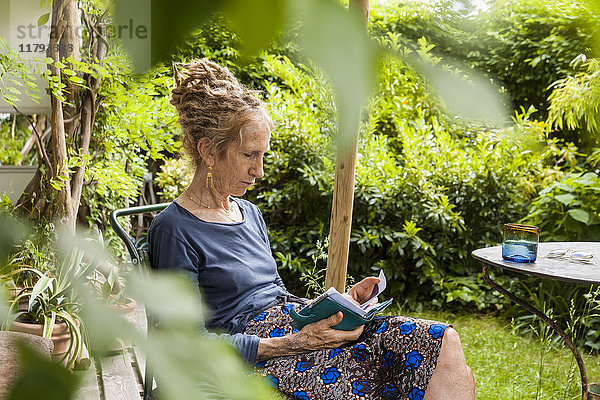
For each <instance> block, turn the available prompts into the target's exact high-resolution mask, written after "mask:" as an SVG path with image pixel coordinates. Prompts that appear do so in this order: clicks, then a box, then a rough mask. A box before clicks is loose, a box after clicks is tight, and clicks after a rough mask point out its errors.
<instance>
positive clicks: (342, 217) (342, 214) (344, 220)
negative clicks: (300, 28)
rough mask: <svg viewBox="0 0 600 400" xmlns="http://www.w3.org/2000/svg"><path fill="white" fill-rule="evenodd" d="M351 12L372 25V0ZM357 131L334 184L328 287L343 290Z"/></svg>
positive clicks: (354, 3) (354, 0)
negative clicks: (357, 13)
mask: <svg viewBox="0 0 600 400" xmlns="http://www.w3.org/2000/svg"><path fill="white" fill-rule="evenodd" d="M349 8H350V11H352V12H359V13H360V15H361V16H362V22H363V23H364V28H365V30H366V29H367V27H368V25H369V0H350V4H349ZM357 118H358V127H357V128H356V132H353V134H352V136H353V142H352V144H351V145H346V146H338V154H337V161H336V167H335V179H334V183H333V204H332V206H331V223H330V227H329V250H328V254H327V272H326V273H325V289H329V288H330V287H332V286H333V287H335V288H336V289H337V291H338V292H340V293H343V292H344V291H345V289H346V273H347V269H348V253H349V250H350V233H351V228H352V207H353V204H354V175H355V173H356V152H357V148H358V134H359V130H360V115H358V116H357Z"/></svg>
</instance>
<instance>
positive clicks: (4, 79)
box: [0, 36, 40, 107]
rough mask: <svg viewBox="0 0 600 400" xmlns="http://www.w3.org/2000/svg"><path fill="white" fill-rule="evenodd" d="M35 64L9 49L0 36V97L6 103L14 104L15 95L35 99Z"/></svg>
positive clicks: (36, 96) (36, 89) (37, 97)
mask: <svg viewBox="0 0 600 400" xmlns="http://www.w3.org/2000/svg"><path fill="white" fill-rule="evenodd" d="M35 73H36V66H35V65H34V64H33V63H32V62H31V61H28V60H24V59H22V58H21V57H20V56H19V53H17V51H16V50H14V49H11V48H10V47H9V46H8V43H7V42H6V39H5V38H4V37H3V36H0V97H1V98H2V100H4V101H6V102H7V103H8V104H10V105H12V106H13V107H14V106H15V102H16V101H17V100H18V97H17V96H20V95H23V94H25V95H27V96H29V97H30V98H32V99H34V100H37V99H39V98H40V96H39V95H38V88H37V86H36V84H35V80H34V74H35Z"/></svg>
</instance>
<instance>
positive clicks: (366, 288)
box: [348, 276, 379, 304]
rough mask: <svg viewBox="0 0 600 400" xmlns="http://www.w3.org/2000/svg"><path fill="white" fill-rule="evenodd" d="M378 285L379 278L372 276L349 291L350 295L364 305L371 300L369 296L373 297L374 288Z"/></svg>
mask: <svg viewBox="0 0 600 400" xmlns="http://www.w3.org/2000/svg"><path fill="white" fill-rule="evenodd" d="M378 283H379V278H375V277H374V276H370V277H368V278H365V279H363V280H362V281H360V282H358V283H357V284H356V285H354V286H353V287H352V288H351V289H350V290H349V291H348V294H350V295H351V296H352V298H354V299H355V300H356V301H358V302H359V303H361V304H362V303H364V302H365V301H367V300H369V296H370V295H371V292H373V287H374V286H375V285H377V284H378Z"/></svg>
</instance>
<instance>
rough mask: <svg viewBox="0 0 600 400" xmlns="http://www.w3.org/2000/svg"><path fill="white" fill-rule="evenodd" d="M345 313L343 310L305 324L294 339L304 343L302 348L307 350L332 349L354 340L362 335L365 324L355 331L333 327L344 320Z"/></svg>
mask: <svg viewBox="0 0 600 400" xmlns="http://www.w3.org/2000/svg"><path fill="white" fill-rule="evenodd" d="M343 318H344V315H343V313H342V312H341V311H338V312H337V313H335V314H333V315H332V316H330V317H328V318H325V319H322V320H320V321H317V322H314V323H312V324H308V325H305V326H304V328H302V330H300V332H297V333H294V334H292V336H293V335H296V337H295V338H294V340H295V341H296V342H297V343H301V344H302V348H303V349H305V350H306V351H312V350H321V349H332V348H334V347H339V346H341V345H343V344H346V343H348V342H352V341H354V340H356V339H358V337H359V336H360V334H361V333H362V331H363V326H362V325H361V326H359V327H358V328H356V329H354V330H353V331H342V330H338V329H334V328H333V327H334V326H336V325H337V324H339V323H340V322H342V319H343Z"/></svg>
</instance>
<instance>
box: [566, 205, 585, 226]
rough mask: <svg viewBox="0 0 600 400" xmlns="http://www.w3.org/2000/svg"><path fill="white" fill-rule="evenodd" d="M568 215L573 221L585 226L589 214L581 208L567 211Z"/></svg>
mask: <svg viewBox="0 0 600 400" xmlns="http://www.w3.org/2000/svg"><path fill="white" fill-rule="evenodd" d="M569 215H570V216H571V218H573V219H574V220H575V221H579V222H581V223H583V224H587V223H588V221H589V219H590V214H589V213H588V212H587V211H585V210H582V209H581V208H575V209H573V210H569Z"/></svg>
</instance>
